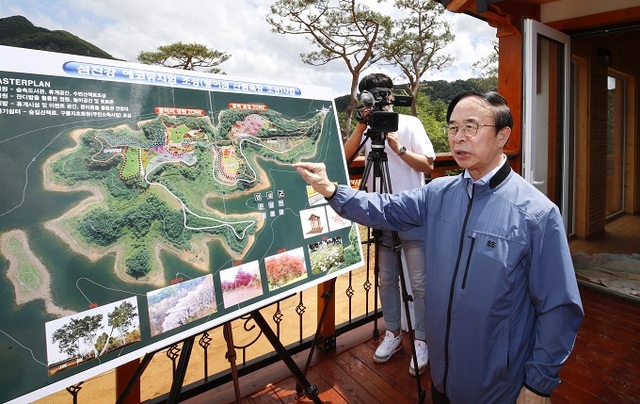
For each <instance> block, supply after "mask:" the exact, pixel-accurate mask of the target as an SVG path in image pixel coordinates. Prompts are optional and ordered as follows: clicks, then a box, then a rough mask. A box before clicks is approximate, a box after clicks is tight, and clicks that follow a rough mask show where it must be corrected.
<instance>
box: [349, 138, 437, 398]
mask: <svg viewBox="0 0 640 404" xmlns="http://www.w3.org/2000/svg"><path fill="white" fill-rule="evenodd" d="M369 132H370V130H369V131H367V132H366V133H365V139H364V141H363V142H362V143H361V144H360V146H359V147H358V149H357V151H356V152H355V154H354V156H352V157H351V158H350V159H349V163H350V162H351V161H352V160H353V158H354V157H355V156H356V155H357V154H358V153H359V151H360V149H361V148H362V146H363V145H364V143H365V142H366V141H367V139H368V138H372V142H371V151H370V152H369V153H368V155H367V160H366V163H365V167H364V171H363V173H362V180H361V181H360V186H359V189H360V190H364V189H365V187H366V186H367V181H368V179H369V176H370V175H371V172H372V171H373V176H374V177H373V181H372V184H373V188H372V189H371V190H369V191H370V192H377V190H378V189H379V190H380V191H379V192H380V193H393V190H392V188H391V181H390V180H391V176H390V174H389V158H388V156H387V153H386V152H385V150H384V149H385V145H384V141H385V139H386V134H385V133H380V132H376V133H374V134H373V136H372V135H371V134H369ZM380 139H381V140H380ZM377 186H379V188H377ZM371 230H372V229H371V228H368V230H367V231H368V234H367V243H371V239H372V237H371V236H372V235H373V243H374V244H375V251H374V282H375V285H376V287H377V285H378V274H379V270H380V268H379V253H380V247H382V248H390V249H391V250H392V251H393V253H394V254H395V259H396V266H397V268H398V276H399V278H400V288H401V294H402V301H403V303H404V310H405V314H406V318H407V328H408V330H409V336H410V339H411V354H412V355H411V356H412V361H413V368H414V369H415V370H416V376H415V377H416V384H417V388H418V402H419V403H423V402H424V399H425V395H426V392H425V390H424V389H423V388H422V384H421V382H420V370H419V367H418V356H417V353H416V347H415V343H414V341H415V332H414V330H413V326H412V324H411V315H410V311H409V302H410V301H413V296H412V295H410V294H409V293H407V285H406V281H405V276H404V268H403V265H402V244H401V242H400V236H399V235H398V232H397V231H393V232H391V239H392V245H390V246H387V245H384V244H383V243H382V241H381V231H380V230H376V229H373V231H371ZM368 267H369V255H368V254H367V268H368ZM377 297H378V294H377V293H376V294H374V300H375V302H374V307H375V308H376V310H377V307H378V304H377ZM379 334H380V331H379V330H378V325H377V316H376V320H375V325H374V330H373V337H374V338H375V339H378V337H379Z"/></svg>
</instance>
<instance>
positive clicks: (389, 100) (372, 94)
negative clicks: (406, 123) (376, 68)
mask: <svg viewBox="0 0 640 404" xmlns="http://www.w3.org/2000/svg"><path fill="white" fill-rule="evenodd" d="M392 94H393V93H392V90H391V89H390V88H379V87H376V88H373V89H371V91H367V90H364V91H363V92H362V93H361V94H360V102H361V103H362V105H361V106H360V107H358V115H357V119H358V120H359V121H361V122H364V121H367V123H368V125H369V127H370V128H371V131H373V132H374V133H388V132H395V131H397V130H398V114H397V113H395V112H393V111H386V110H385V109H384V107H385V106H386V105H397V106H400V107H408V106H411V103H412V102H413V98H412V97H410V96H405V95H395V96H393V97H390V96H391V95H392ZM363 107H366V108H370V109H371V114H369V116H368V118H367V119H364V118H363V117H362V115H361V110H362V108H363Z"/></svg>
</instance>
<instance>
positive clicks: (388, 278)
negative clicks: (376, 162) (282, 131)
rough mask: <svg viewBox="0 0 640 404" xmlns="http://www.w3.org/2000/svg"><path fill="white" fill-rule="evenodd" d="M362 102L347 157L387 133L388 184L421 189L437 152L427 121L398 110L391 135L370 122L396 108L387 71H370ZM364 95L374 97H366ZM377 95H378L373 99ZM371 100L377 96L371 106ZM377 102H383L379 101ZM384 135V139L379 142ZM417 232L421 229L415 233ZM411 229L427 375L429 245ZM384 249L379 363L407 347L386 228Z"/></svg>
mask: <svg viewBox="0 0 640 404" xmlns="http://www.w3.org/2000/svg"><path fill="white" fill-rule="evenodd" d="M358 90H359V91H360V94H361V97H360V98H361V101H363V104H365V105H362V106H361V107H360V109H359V111H358V124H357V125H356V127H355V128H354V130H353V132H352V133H351V135H350V137H349V139H347V141H346V142H345V144H344V149H345V154H346V156H347V158H349V157H351V156H353V155H354V154H355V153H356V152H357V151H358V148H359V147H360V145H361V144H362V140H363V136H370V137H371V139H372V141H369V142H366V143H365V155H368V154H369V153H371V150H372V148H371V143H372V142H378V141H380V142H381V143H382V144H383V145H384V142H385V139H384V138H385V137H386V146H388V147H386V150H387V153H386V155H387V157H388V168H389V176H390V178H388V180H389V183H390V184H391V188H392V190H393V192H399V191H402V190H408V189H413V188H417V187H421V186H423V185H424V182H425V176H424V175H425V173H426V174H429V173H431V170H432V169H433V161H434V160H435V152H434V150H433V145H432V144H431V141H430V140H429V137H428V136H427V133H426V131H425V129H424V126H423V125H422V122H420V120H419V119H418V118H417V117H414V116H411V115H401V114H397V119H398V121H397V131H395V132H388V133H376V132H373V131H372V128H371V126H370V125H369V122H368V120H369V118H370V117H371V114H372V113H374V114H375V113H378V112H377V111H378V110H382V111H392V106H393V100H394V98H393V94H392V90H393V81H392V80H391V78H389V77H388V76H387V75H385V74H382V73H374V74H369V75H367V76H365V77H364V78H362V80H361V81H360V83H359V84H358ZM363 95H366V96H367V97H368V98H369V99H367V100H365V99H364V97H363ZM372 95H373V97H371V96H372ZM371 98H373V99H374V103H373V104H372V100H371ZM375 104H378V105H375ZM380 138H382V140H380ZM373 181H376V178H375V176H374V175H370V176H369V178H368V183H367V187H368V188H367V189H368V190H369V191H371V190H372V189H373V190H375V191H378V192H379V191H380V188H379V185H377V184H378V183H377V182H376V186H377V188H372V185H373ZM415 230H417V231H415ZM415 230H410V231H406V232H399V238H400V242H401V245H402V251H403V254H404V257H405V261H406V266H407V268H406V269H407V271H408V274H409V282H410V285H411V290H412V295H413V302H414V305H413V309H414V312H415V316H413V317H412V320H413V321H414V323H413V325H414V328H415V339H416V340H415V342H414V344H415V348H416V354H417V358H418V367H419V370H418V372H419V373H420V374H422V373H424V372H425V371H426V368H427V362H428V360H429V353H428V349H427V345H426V343H425V339H426V335H425V325H424V290H425V273H424V267H425V262H424V257H425V255H424V249H423V243H422V242H421V241H420V240H421V238H422V237H424V234H421V232H420V231H419V229H415ZM380 244H381V248H380V250H379V252H378V267H379V276H378V283H379V293H380V305H381V308H382V314H383V318H384V323H385V330H386V331H385V337H384V339H383V341H382V342H381V343H380V345H379V346H378V348H377V349H376V352H375V354H374V356H373V360H374V361H375V362H376V363H384V362H386V361H388V360H389V359H390V358H391V356H392V355H393V354H394V353H396V352H398V351H399V350H400V349H401V348H402V333H401V319H400V317H401V309H400V308H401V299H400V298H401V291H400V285H399V271H400V268H399V267H398V265H397V262H396V255H395V252H394V251H393V250H392V249H391V248H389V247H391V246H393V240H392V237H391V232H388V231H385V232H382V235H381V237H380ZM409 373H410V374H411V375H412V376H415V375H416V371H415V369H414V362H413V359H412V360H411V362H410V365H409Z"/></svg>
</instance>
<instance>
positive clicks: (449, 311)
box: [442, 184, 476, 394]
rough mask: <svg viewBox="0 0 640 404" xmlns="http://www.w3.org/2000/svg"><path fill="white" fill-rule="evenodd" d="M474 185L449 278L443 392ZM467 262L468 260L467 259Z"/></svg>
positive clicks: (445, 383)
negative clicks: (455, 294) (451, 275)
mask: <svg viewBox="0 0 640 404" xmlns="http://www.w3.org/2000/svg"><path fill="white" fill-rule="evenodd" d="M475 189H476V186H475V184H473V186H472V188H471V197H470V198H469V203H468V204H467V213H466V214H465V216H464V222H463V224H462V231H461V233H460V243H459V245H458V257H457V258H456V266H455V269H454V271H453V277H452V278H451V287H450V288H449V305H448V307H447V327H446V330H445V337H444V374H443V376H442V387H443V389H444V391H443V393H444V394H447V376H448V375H449V335H450V334H451V315H452V310H453V295H454V293H455V286H456V278H457V277H458V269H459V267H460V257H461V256H462V246H463V245H464V234H465V233H466V230H467V222H468V221H469V215H470V214H471V206H472V205H473V194H474V192H475ZM467 264H468V260H467Z"/></svg>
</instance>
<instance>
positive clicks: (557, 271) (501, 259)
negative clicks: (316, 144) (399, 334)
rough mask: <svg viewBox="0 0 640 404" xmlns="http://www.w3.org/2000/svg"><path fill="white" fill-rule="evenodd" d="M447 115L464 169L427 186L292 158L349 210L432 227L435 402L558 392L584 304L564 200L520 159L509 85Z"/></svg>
mask: <svg viewBox="0 0 640 404" xmlns="http://www.w3.org/2000/svg"><path fill="white" fill-rule="evenodd" d="M447 122H448V124H447V126H446V128H445V130H446V132H447V134H448V139H449V147H450V148H451V153H452V154H453V157H454V158H455V160H456V162H457V163H458V165H459V166H460V167H462V168H464V173H463V174H461V175H458V176H449V177H441V178H436V179H434V180H432V181H431V182H430V183H429V184H428V185H426V186H423V187H421V188H417V189H413V190H409V191H402V192H399V193H395V194H377V193H365V192H361V191H356V190H354V189H352V188H351V187H349V186H345V185H339V186H336V185H335V184H334V183H332V182H331V181H330V180H329V178H328V177H327V174H326V170H325V167H324V165H323V164H321V163H302V162H301V163H297V164H294V167H295V168H296V170H297V171H298V172H299V173H300V175H301V176H302V177H303V178H304V179H305V180H306V181H307V182H308V183H309V184H311V185H312V186H313V187H314V189H315V190H316V191H317V192H319V193H320V194H322V195H324V196H325V197H326V198H327V199H328V200H329V204H330V205H331V207H332V208H333V209H334V210H335V211H336V212H338V213H339V214H340V215H342V216H344V217H345V218H348V219H350V220H353V221H355V222H358V223H361V224H363V225H365V226H369V227H374V228H378V229H383V230H393V231H406V230H408V229H412V228H420V229H421V230H422V231H423V232H424V243H425V255H426V256H425V262H426V268H425V272H426V279H427V281H426V285H427V286H426V287H427V289H426V293H425V295H426V296H425V297H426V299H425V306H426V307H425V313H426V314H425V319H426V320H425V321H426V329H427V344H428V346H429V351H430V360H431V377H432V388H431V392H432V399H433V402H434V403H448V402H452V403H514V402H516V401H517V402H527V403H535V402H540V403H543V402H548V401H549V398H548V397H549V396H550V394H551V392H552V391H553V389H554V388H555V387H556V386H557V385H558V384H559V383H560V378H559V376H558V371H559V370H560V368H561V367H562V365H563V364H564V362H565V361H566V359H567V357H568V356H569V354H570V353H571V350H572V348H573V344H574V342H575V338H576V334H577V332H578V328H579V326H580V323H581V322H582V318H583V316H584V312H583V309H582V301H581V299H580V294H579V291H578V286H577V282H576V278H575V273H574V269H573V264H572V261H571V254H570V251H569V245H568V241H567V236H566V233H565V230H564V225H563V221H562V217H561V216H560V211H559V210H558V208H557V207H556V206H555V205H554V204H553V203H552V202H551V201H550V200H549V199H548V198H547V197H546V196H545V195H544V194H542V193H541V192H539V191H538V190H537V189H536V188H535V187H533V186H532V185H531V184H529V183H528V182H526V181H525V180H524V179H523V178H522V177H520V176H519V175H517V174H516V173H515V172H513V171H512V170H511V167H510V166H509V163H508V162H507V158H506V156H505V154H504V151H503V150H504V147H505V145H506V143H507V141H508V140H509V136H510V135H511V126H512V125H513V118H512V115H511V111H510V110H509V108H508V106H507V103H506V101H505V100H504V98H503V97H502V96H501V95H499V94H498V93H495V92H489V93H485V94H479V93H464V94H460V95H459V96H457V97H456V98H455V99H453V101H451V103H450V105H449V108H448V110H447Z"/></svg>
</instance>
